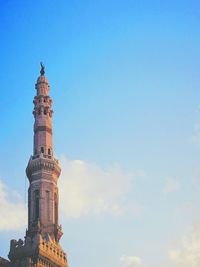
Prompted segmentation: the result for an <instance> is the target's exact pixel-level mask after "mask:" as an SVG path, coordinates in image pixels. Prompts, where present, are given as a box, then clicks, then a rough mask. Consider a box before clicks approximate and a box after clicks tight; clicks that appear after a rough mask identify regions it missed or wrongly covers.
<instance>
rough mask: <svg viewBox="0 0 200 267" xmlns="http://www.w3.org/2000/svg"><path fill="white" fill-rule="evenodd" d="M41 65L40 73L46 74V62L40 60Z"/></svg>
mask: <svg viewBox="0 0 200 267" xmlns="http://www.w3.org/2000/svg"><path fill="white" fill-rule="evenodd" d="M40 67H41V69H40V74H41V75H44V74H45V66H44V64H43V63H42V62H40Z"/></svg>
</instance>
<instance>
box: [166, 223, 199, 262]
mask: <svg viewBox="0 0 200 267" xmlns="http://www.w3.org/2000/svg"><path fill="white" fill-rule="evenodd" d="M169 258H170V260H171V262H172V263H173V266H175V267H199V266H200V223H198V224H197V225H195V226H193V229H192V231H191V232H190V233H188V234H187V235H185V236H183V238H182V239H181V241H180V242H178V244H177V246H176V248H175V249H172V250H170V251H169Z"/></svg>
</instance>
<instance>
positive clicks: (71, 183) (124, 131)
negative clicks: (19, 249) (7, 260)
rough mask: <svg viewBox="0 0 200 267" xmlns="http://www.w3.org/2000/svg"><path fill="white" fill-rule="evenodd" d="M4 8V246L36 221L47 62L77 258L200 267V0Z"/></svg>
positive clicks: (146, 266) (1, 4)
mask: <svg viewBox="0 0 200 267" xmlns="http://www.w3.org/2000/svg"><path fill="white" fill-rule="evenodd" d="M0 12H1V16H0V25H1V27H0V36H1V42H0V58H1V64H0V68H1V70H0V81H1V89H0V92H1V105H0V114H1V138H0V148H1V154H0V181H1V183H0V192H1V199H2V201H1V204H0V212H1V213H5V216H4V217H5V220H7V221H9V223H6V222H3V221H1V220H0V236H1V240H3V243H1V244H0V255H3V256H4V257H6V255H7V253H8V249H9V240H10V239H11V238H20V237H23V236H24V231H25V228H26V222H25V221H24V219H23V218H24V217H23V216H25V214H26V210H25V211H24V200H25V198H26V196H27V194H25V191H26V188H27V187H28V181H27V182H25V168H26V164H27V162H28V159H29V157H30V155H31V153H32V140H33V131H32V129H33V116H32V114H31V113H32V109H33V104H32V100H33V97H34V94H35V89H34V85H35V82H36V79H37V77H38V75H39V62H40V61H43V62H44V64H45V66H46V75H47V77H48V80H49V83H50V86H51V91H50V95H51V96H52V98H53V101H54V105H53V108H54V117H53V126H54V147H55V153H56V155H57V158H59V160H60V162H61V165H62V169H63V172H62V176H61V178H60V187H61V188H62V189H61V194H60V198H61V201H60V202H61V205H60V206H61V207H60V210H61V211H60V213H61V216H60V217H61V218H60V220H61V223H62V225H63V230H64V236H63V238H62V245H63V248H64V249H65V250H66V251H67V252H68V255H69V263H70V266H71V267H76V266H80V265H81V266H83V267H86V266H87V267H91V266H93V265H94V264H95V266H96V267H108V266H109V267H137V266H140V267H161V266H162V267H178V266H182V267H197V266H199V264H200V263H199V258H198V257H199V256H198V255H199V252H198V251H200V215H199V214H200V209H199V203H200V192H199V190H200V168H199V159H200V109H199V104H200V90H199V89H200V78H199V77H200V76H199V70H200V49H199V47H200V30H199V29H200V27H199V26H200V19H199V18H200V4H199V2H198V1H192V0H190V1H184V0H182V1H178V0H174V1H171V0H169V1H156V0H152V1H147V0H140V1H139V0H138V1H137V0H135V1H133V0H132V1H131V0H130V1H128V0H124V1H119V0H115V1H114V0H107V1H104V0H101V1H100V0H97V1H89V0H85V1H80V0H79V1H78V0H77V1H61V0H60V1H53V0H52V1H46V0H44V1H37V0H36V1H20V0H19V1H17V2H16V1H12V0H9V1H0ZM73 190H75V191H76V192H77V194H76V195H73V194H72V193H71V192H72V191H73ZM9 209H10V211H11V212H8V210H9ZM12 211H13V212H12ZM20 218H21V219H20ZM16 228H17V231H16ZM195 255H197V256H195ZM195 257H196V258H195ZM191 258H192V259H193V260H192V262H191Z"/></svg>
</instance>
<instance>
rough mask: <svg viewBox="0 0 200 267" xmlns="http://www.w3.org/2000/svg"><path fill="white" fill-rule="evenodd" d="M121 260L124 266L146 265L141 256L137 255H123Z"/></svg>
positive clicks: (142, 266)
mask: <svg viewBox="0 0 200 267" xmlns="http://www.w3.org/2000/svg"><path fill="white" fill-rule="evenodd" d="M120 262H121V266H122V267H145V265H144V264H143V263H142V260H141V258H139V257H136V256H128V255H123V256H122V257H121V258H120Z"/></svg>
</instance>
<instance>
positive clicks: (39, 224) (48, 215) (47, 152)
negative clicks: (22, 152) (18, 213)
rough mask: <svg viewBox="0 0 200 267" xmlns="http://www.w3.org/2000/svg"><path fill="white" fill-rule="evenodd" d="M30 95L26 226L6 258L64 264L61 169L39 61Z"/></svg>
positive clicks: (22, 263) (19, 263)
mask: <svg viewBox="0 0 200 267" xmlns="http://www.w3.org/2000/svg"><path fill="white" fill-rule="evenodd" d="M35 88H36V96H35V97H34V100H33V103H34V110H33V115H34V119H35V122H34V142H33V155H32V156H31V157H30V160H29V162H28V166H27V168H26V174H27V177H28V179H29V183H30V184H29V189H28V229H27V231H26V236H25V241H22V240H21V239H20V240H19V241H16V240H11V247H10V253H9V259H10V260H11V262H12V266H14V267H29V266H34V267H43V266H44V267H45V266H51V267H67V266H68V265H67V258H66V254H65V253H64V251H63V250H62V248H61V246H60V244H59V240H60V238H61V236H62V229H61V226H60V225H59V218H58V199H59V198H58V186H57V181H58V178H59V175H60V172H61V169H60V167H59V164H58V161H57V160H56V159H55V158H54V151H53V141H52V114H53V110H52V108H51V106H52V99H51V97H50V96H49V95H48V94H49V89H50V86H49V83H48V80H47V78H46V77H45V70H44V65H43V64H42V63H41V70H40V76H39V77H38V79H37V82H36V85H35Z"/></svg>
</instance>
